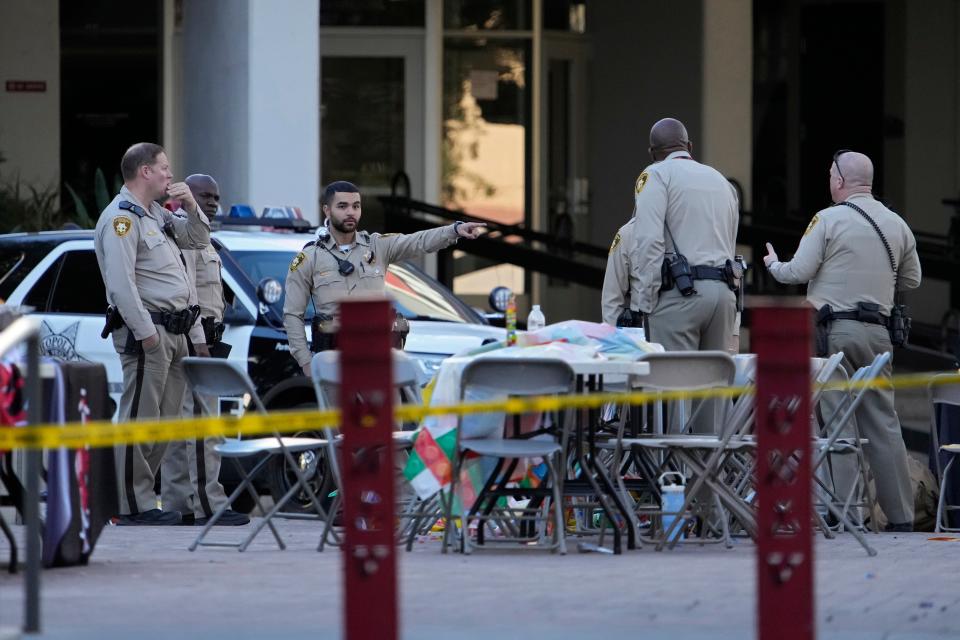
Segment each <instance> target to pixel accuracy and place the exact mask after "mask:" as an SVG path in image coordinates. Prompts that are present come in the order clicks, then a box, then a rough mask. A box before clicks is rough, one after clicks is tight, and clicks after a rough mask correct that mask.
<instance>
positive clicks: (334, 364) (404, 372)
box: [310, 349, 441, 551]
mask: <svg viewBox="0 0 960 640" xmlns="http://www.w3.org/2000/svg"><path fill="white" fill-rule="evenodd" d="M310 375H311V381H312V383H313V389H314V392H315V393H316V395H317V404H318V405H319V407H320V408H321V409H332V408H334V407H336V406H337V404H338V394H339V388H340V352H339V351H321V352H320V353H317V354H316V355H314V356H313V359H312V360H311V361H310ZM393 387H394V389H396V390H397V393H398V394H399V396H400V399H401V401H406V403H408V404H417V405H418V404H422V398H421V395H420V374H419V371H418V367H417V365H416V363H415V362H414V361H413V359H412V358H410V357H409V356H407V355H406V354H405V353H404V352H403V351H398V350H396V349H394V350H393ZM415 434H416V431H403V430H401V429H397V430H395V431H394V432H393V443H394V447H395V453H396V452H399V453H403V452H406V451H409V450H410V448H411V447H412V446H413V441H414V435H415ZM324 435H325V436H326V441H327V456H326V458H327V461H328V465H329V468H330V471H331V473H332V475H333V478H334V482H335V483H336V487H337V492H336V496H335V497H334V500H333V503H332V504H331V505H330V517H329V518H328V519H327V522H326V524H325V525H324V530H323V534H322V536H321V537H320V544H319V546H318V548H317V550H318V551H323V548H324V546H325V545H326V544H327V543H330V544H339V542H340V540H339V536H338V535H337V533H336V532H335V531H334V529H333V520H334V517H335V515H336V513H337V510H338V509H339V508H340V506H341V505H342V504H343V483H342V481H341V473H340V456H339V453H338V452H339V449H340V443H341V442H342V435H341V434H340V430H339V429H338V428H337V427H334V426H327V427H325V428H324ZM397 466H398V467H399V466H400V465H397ZM397 475H398V478H397V486H398V487H400V486H403V483H405V480H404V479H403V477H402V475H401V474H399V473H398V474H397ZM399 494H400V492H399V491H398V496H399ZM399 497H400V499H399V500H398V503H399V505H398V506H400V508H401V512H402V513H401V517H404V518H405V519H407V520H409V524H408V526H407V528H406V529H405V530H404V529H401V530H400V531H399V532H398V539H402V538H403V537H406V538H407V550H408V551H409V550H410V549H412V547H413V541H414V539H415V538H416V536H417V534H418V533H420V531H421V528H423V526H432V525H433V522H435V521H436V520H437V518H439V517H440V515H441V513H440V508H439V506H438V500H437V499H430V500H427V501H425V502H421V501H419V499H418V498H417V497H416V496H415V495H414V494H412V493H411V492H409V491H408V492H407V495H406V496H399Z"/></svg>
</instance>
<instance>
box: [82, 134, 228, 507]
mask: <svg viewBox="0 0 960 640" xmlns="http://www.w3.org/2000/svg"><path fill="white" fill-rule="evenodd" d="M120 171H121V174H122V175H123V182H124V184H123V188H122V189H120V193H119V195H117V197H115V198H114V199H113V201H112V202H111V203H110V204H109V205H107V208H106V209H104V210H103V212H102V213H101V214H100V219H99V220H97V226H96V231H95V233H94V248H95V250H96V254H97V262H98V263H99V265H100V273H101V274H102V275H103V282H104V284H105V286H106V293H107V302H108V303H109V304H110V305H112V307H115V308H116V311H115V312H114V313H113V315H112V316H111V318H112V321H111V322H108V328H109V329H112V331H113V345H114V348H115V349H116V350H117V353H118V354H120V362H121V364H122V365H123V395H122V397H121V399H120V420H121V421H125V420H136V419H141V418H148V419H149V418H156V417H158V416H179V415H180V411H181V405H182V401H183V391H184V387H185V384H186V382H185V379H184V375H183V366H182V363H181V360H182V359H183V357H184V356H186V355H187V333H188V332H189V331H190V330H191V328H193V326H194V325H195V324H196V321H197V314H198V312H199V308H198V307H197V301H196V294H195V293H194V291H193V287H191V286H190V280H189V277H188V275H187V269H186V264H185V261H184V258H183V254H182V253H181V251H180V248H181V247H183V248H190V249H202V248H204V247H206V246H207V245H208V244H209V242H210V224H209V222H208V220H207V217H206V216H205V215H204V214H203V212H202V211H200V210H199V209H198V208H197V203H196V201H195V200H194V198H193V195H191V193H190V189H189V188H188V187H187V185H186V184H184V183H182V182H177V183H172V178H173V176H172V174H171V173H170V163H169V161H168V160H167V155H166V153H164V150H163V148H162V147H160V146H159V145H155V144H151V143H148V142H141V143H138V144H135V145H133V146H132V147H130V148H129V149H127V152H126V153H125V154H124V156H123V159H122V160H121V162H120ZM166 197H171V198H175V199H177V200H179V201H180V202H181V203H182V205H183V208H184V209H185V211H184V212H183V215H182V217H178V216H175V215H174V214H173V213H171V212H169V211H167V210H166V209H164V208H163V207H161V206H160V205H159V204H157V203H156V201H157V200H159V199H162V198H166ZM120 318H122V321H121V320H120ZM121 323H122V324H121ZM165 449H166V443H165V442H162V443H147V444H135V445H127V446H119V447H117V452H116V453H117V458H116V460H117V475H118V484H119V486H120V505H119V507H120V509H119V513H120V517H119V524H127V525H169V524H179V522H180V512H178V511H170V512H161V511H160V510H159V509H157V508H156V494H155V492H154V479H155V477H156V471H157V468H158V467H159V465H160V461H161V459H162V458H163V453H164V450H165Z"/></svg>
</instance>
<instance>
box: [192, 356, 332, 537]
mask: <svg viewBox="0 0 960 640" xmlns="http://www.w3.org/2000/svg"><path fill="white" fill-rule="evenodd" d="M183 369H184V373H185V374H186V377H187V382H188V384H189V385H190V387H191V389H193V391H194V392H195V393H196V394H198V396H199V398H200V402H201V403H202V402H203V400H202V397H203V396H214V397H220V396H243V395H249V396H250V406H251V408H253V409H254V410H255V411H256V412H257V413H267V410H266V408H265V407H264V406H263V402H262V401H261V400H260V396H259V395H258V394H257V390H256V387H254V386H253V382H252V381H251V380H250V377H249V376H248V375H247V372H246V371H243V370H242V369H241V368H240V367H239V366H238V365H237V364H236V363H234V362H232V361H230V360H223V359H220V358H193V357H189V358H184V359H183ZM204 408H205V409H206V407H204ZM206 413H209V411H206ZM326 444H327V443H326V441H325V440H321V439H319V438H290V437H282V436H281V435H280V434H279V433H274V435H273V436H270V437H265V438H253V439H249V440H241V439H239V438H227V439H226V440H225V441H224V442H222V443H221V444H218V445H216V447H214V449H215V450H216V452H217V453H218V454H220V456H222V457H224V458H229V459H231V460H233V463H234V465H235V466H236V468H237V471H238V472H239V474H240V477H241V482H240V484H239V485H238V486H237V488H236V489H234V490H233V492H232V493H231V494H230V495H229V496H228V497H227V502H226V504H224V505H223V506H221V507H220V508H219V509H217V511H216V513H214V514H213V515H212V516H211V517H210V520H209V521H208V522H207V524H206V525H205V526H204V527H203V529H202V530H201V531H200V534H199V535H198V536H197V539H196V540H194V541H193V544H191V545H190V547H189V549H190V551H194V550H196V548H197V547H198V546H202V547H236V548H237V549H238V550H239V551H244V550H245V549H246V548H247V547H248V546H249V545H250V543H251V542H253V539H254V538H255V537H256V536H257V534H258V533H260V531H261V529H263V527H265V526H268V527H270V531H271V532H272V533H273V537H274V538H275V539H276V541H277V545H278V546H279V547H280V548H281V549H285V548H286V545H285V544H284V542H283V539H282V538H281V537H280V534H279V532H278V531H277V529H276V527H274V526H273V523H272V522H271V520H272V519H273V518H274V516H276V515H277V513H279V512H280V510H281V509H282V508H283V507H284V505H286V504H287V502H289V501H290V499H291V498H292V497H293V496H294V494H295V493H296V492H297V491H298V490H300V489H302V490H303V491H304V492H305V493H306V494H307V496H309V499H310V502H311V503H312V505H313V508H314V510H315V511H316V516H311V517H316V518H323V519H325V518H326V514H325V513H324V510H323V507H322V506H321V504H320V501H319V500H318V499H317V496H316V494H315V493H314V491H313V489H312V488H311V487H310V484H309V483H308V482H307V479H306V478H305V477H304V475H303V473H302V471H301V469H300V464H298V462H297V461H296V460H295V459H294V457H293V454H295V453H303V452H307V451H316V450H318V449H321V448H323V447H324V446H326ZM273 456H283V457H284V459H285V460H286V462H287V466H288V468H289V469H290V470H291V471H292V472H293V473H294V475H295V476H296V478H297V481H296V482H295V483H294V484H293V486H291V487H290V489H289V490H288V491H287V493H286V494H285V495H283V496H282V497H281V498H280V499H279V500H277V501H276V503H274V505H273V507H272V508H271V509H270V510H269V511H267V510H266V509H264V507H263V504H262V503H261V502H260V496H259V495H258V494H257V491H256V489H255V488H254V486H253V482H254V480H255V479H256V477H257V476H258V475H259V474H260V472H261V471H262V470H263V469H264V468H265V467H266V466H267V464H268V463H269V461H270V459H271V457H273ZM243 458H258V460H257V462H256V463H255V464H254V466H253V469H251V470H250V472H249V473H248V472H247V471H246V470H245V469H244V468H243V464H241V462H240V461H241V460H242V459H243ZM244 491H247V492H248V493H249V494H250V496H251V497H252V498H253V500H254V503H255V504H256V505H257V506H258V507H259V509H260V512H261V513H263V514H264V515H263V518H261V519H260V521H259V522H258V523H257V524H256V525H255V526H254V527H253V530H252V531H251V532H250V534H249V535H247V537H246V538H244V539H243V540H242V541H241V542H239V543H232V542H204V538H206V536H207V533H209V531H210V529H211V528H212V527H213V526H214V525H216V523H217V520H218V519H219V518H220V517H221V516H222V515H223V513H224V512H225V511H226V510H227V509H229V508H230V505H231V504H233V501H234V500H236V499H237V498H238V497H239V496H240V494H241V493H243V492H244Z"/></svg>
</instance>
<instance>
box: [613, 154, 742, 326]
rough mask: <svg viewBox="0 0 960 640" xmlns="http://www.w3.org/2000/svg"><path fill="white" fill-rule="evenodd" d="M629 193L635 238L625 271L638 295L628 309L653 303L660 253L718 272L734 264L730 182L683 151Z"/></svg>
mask: <svg viewBox="0 0 960 640" xmlns="http://www.w3.org/2000/svg"><path fill="white" fill-rule="evenodd" d="M634 192H635V198H634V218H635V219H636V220H637V228H636V231H635V234H636V238H637V239H636V242H634V243H633V253H632V254H631V256H630V270H631V275H632V277H633V278H634V279H636V281H637V284H636V290H637V294H638V295H637V297H636V299H633V298H631V300H630V307H631V308H632V309H633V310H634V311H642V312H644V313H650V312H651V311H653V308H654V307H655V306H656V303H657V292H658V291H659V290H660V268H661V265H662V263H663V257H664V254H665V252H671V253H672V252H674V251H679V253H681V254H683V255H684V256H686V258H687V261H688V262H689V263H690V266H694V265H700V266H710V267H722V266H723V265H724V262H725V261H726V260H728V259H730V260H732V259H733V255H734V252H735V251H736V242H737V225H738V224H739V222H740V213H739V203H738V202H737V193H736V191H735V190H734V188H733V185H732V184H730V181H729V180H727V179H726V178H724V177H723V175H722V174H721V173H720V172H719V171H717V170H716V169H714V168H712V167H708V166H707V165H705V164H700V163H699V162H696V161H695V160H693V159H692V158H691V157H690V154H688V153H687V152H686V151H675V152H674V153H671V154H670V155H669V156H667V158H666V159H665V160H663V161H661V162H656V163H654V164H652V165H650V166H649V167H647V168H646V169H645V170H644V171H643V173H641V174H640V177H639V178H637V183H636V186H635V189H634ZM665 225H666V226H669V228H670V232H671V233H672V234H673V238H674V239H675V240H676V242H677V247H674V243H673V242H672V241H671V240H670V236H669V235H668V234H667V233H666V229H665Z"/></svg>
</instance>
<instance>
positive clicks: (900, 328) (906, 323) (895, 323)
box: [887, 304, 913, 347]
mask: <svg viewBox="0 0 960 640" xmlns="http://www.w3.org/2000/svg"><path fill="white" fill-rule="evenodd" d="M912 324H913V321H912V320H911V319H910V309H908V308H907V305H905V304H895V305H893V307H892V308H891V309H890V320H889V322H888V324H887V331H889V332H890V343H891V344H892V345H893V346H895V347H902V346H904V345H905V344H907V342H908V341H909V340H910V326H911V325H912Z"/></svg>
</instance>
